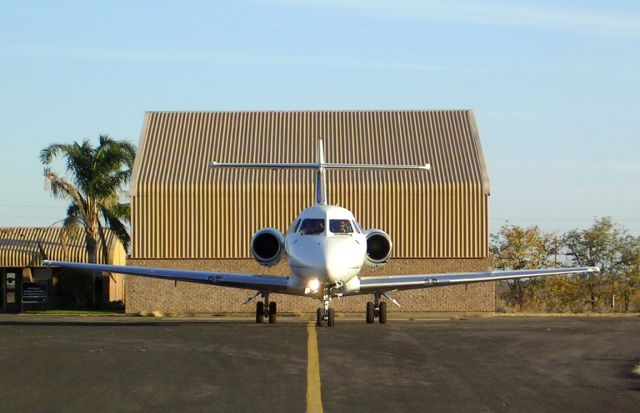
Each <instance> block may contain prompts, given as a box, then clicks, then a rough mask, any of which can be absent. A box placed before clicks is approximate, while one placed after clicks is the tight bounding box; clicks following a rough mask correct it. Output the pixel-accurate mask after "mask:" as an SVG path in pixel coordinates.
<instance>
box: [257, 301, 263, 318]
mask: <svg viewBox="0 0 640 413" xmlns="http://www.w3.org/2000/svg"><path fill="white" fill-rule="evenodd" d="M263 321H264V303H263V302H262V301H258V302H257V303H256V323H258V324H259V323H262V322H263Z"/></svg>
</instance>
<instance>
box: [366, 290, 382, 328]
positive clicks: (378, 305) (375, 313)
mask: <svg viewBox="0 0 640 413" xmlns="http://www.w3.org/2000/svg"><path fill="white" fill-rule="evenodd" d="M366 315H367V317H366V318H367V324H373V323H374V322H375V321H376V318H378V321H380V324H384V323H386V322H387V303H386V302H385V301H380V294H376V295H375V296H374V302H373V303H372V302H371V301H369V302H368V303H367V310H366Z"/></svg>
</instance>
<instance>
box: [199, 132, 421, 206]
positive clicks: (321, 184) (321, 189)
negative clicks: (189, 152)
mask: <svg viewBox="0 0 640 413" xmlns="http://www.w3.org/2000/svg"><path fill="white" fill-rule="evenodd" d="M316 156H317V161H316V162H315V163H242V162H240V163H235V162H215V161H214V162H211V163H209V167H211V168H261V169H314V170H315V171H316V203H317V204H322V205H325V204H327V202H328V199H327V174H326V171H327V170H328V169H363V170H376V169H377V170H412V169H420V170H430V169H431V165H430V164H428V163H427V164H424V165H388V164H356V163H327V162H325V160H324V144H323V141H322V139H318V152H317V155H316Z"/></svg>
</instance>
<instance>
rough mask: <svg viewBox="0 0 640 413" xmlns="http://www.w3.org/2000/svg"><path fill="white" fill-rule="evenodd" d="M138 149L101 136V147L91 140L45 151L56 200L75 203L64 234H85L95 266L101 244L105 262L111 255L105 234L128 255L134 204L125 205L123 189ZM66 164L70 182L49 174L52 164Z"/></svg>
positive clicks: (68, 213) (55, 144) (46, 171)
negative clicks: (58, 161) (60, 161)
mask: <svg viewBox="0 0 640 413" xmlns="http://www.w3.org/2000/svg"><path fill="white" fill-rule="evenodd" d="M135 152H136V148H135V145H133V144H132V143H129V142H127V141H116V140H113V139H111V138H110V137H108V136H106V135H101V136H100V139H99V143H98V146H97V147H94V146H93V145H92V144H91V142H89V140H88V139H85V140H84V141H82V143H78V142H74V143H72V144H59V143H54V144H52V145H49V146H48V147H46V148H44V149H43V150H42V151H40V161H41V162H42V164H43V165H44V167H45V170H44V175H45V178H46V179H47V180H48V181H49V182H50V183H51V192H52V194H53V196H54V197H56V198H63V199H70V200H71V204H70V205H69V207H68V209H67V216H66V218H65V220H64V224H63V228H64V229H65V232H71V231H73V230H83V231H84V239H85V244H86V248H87V254H88V256H89V262H90V263H97V261H98V244H99V241H102V243H101V244H102V254H103V257H104V259H105V261H106V259H107V255H108V250H107V243H106V237H105V231H104V229H105V228H106V227H108V228H110V229H111V231H112V232H113V233H114V234H115V235H116V237H118V239H120V241H122V244H123V245H124V248H125V250H126V249H127V248H128V246H129V241H130V237H129V234H128V233H127V227H126V223H127V222H129V203H122V202H120V195H121V191H122V186H123V185H125V184H126V183H128V182H129V179H130V178H131V170H132V168H133V161H134V159H135ZM59 157H62V158H64V160H65V161H66V170H67V175H68V176H69V179H67V178H65V177H64V176H61V175H58V174H57V173H55V172H53V171H52V170H51V169H50V166H51V164H52V162H53V161H54V160H55V159H57V158H59Z"/></svg>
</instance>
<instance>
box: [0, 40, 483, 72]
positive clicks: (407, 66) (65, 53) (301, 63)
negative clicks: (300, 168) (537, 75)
mask: <svg viewBox="0 0 640 413" xmlns="http://www.w3.org/2000/svg"><path fill="white" fill-rule="evenodd" d="M0 55H11V56H23V57H35V58H50V59H60V58H62V59H86V60H104V61H123V62H156V61H157V62H200V63H216V64H241V65H263V66H264V65H266V66H293V67H316V68H338V69H360V70H398V71H415V72H448V73H451V72H456V73H478V72H483V71H487V72H488V71H489V69H482V68H478V67H469V66H468V65H461V66H454V65H438V64H433V65H432V64H422V63H412V62H402V61H395V60H393V61H381V60H367V59H353V58H339V57H335V56H331V57H328V58H325V57H323V56H305V55H300V56H284V55H277V54H255V53H235V54H233V53H218V52H215V51H192V52H183V51H177V50H163V51H154V50H110V49H99V48H80V47H41V46H22V47H20V46H12V47H0Z"/></svg>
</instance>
